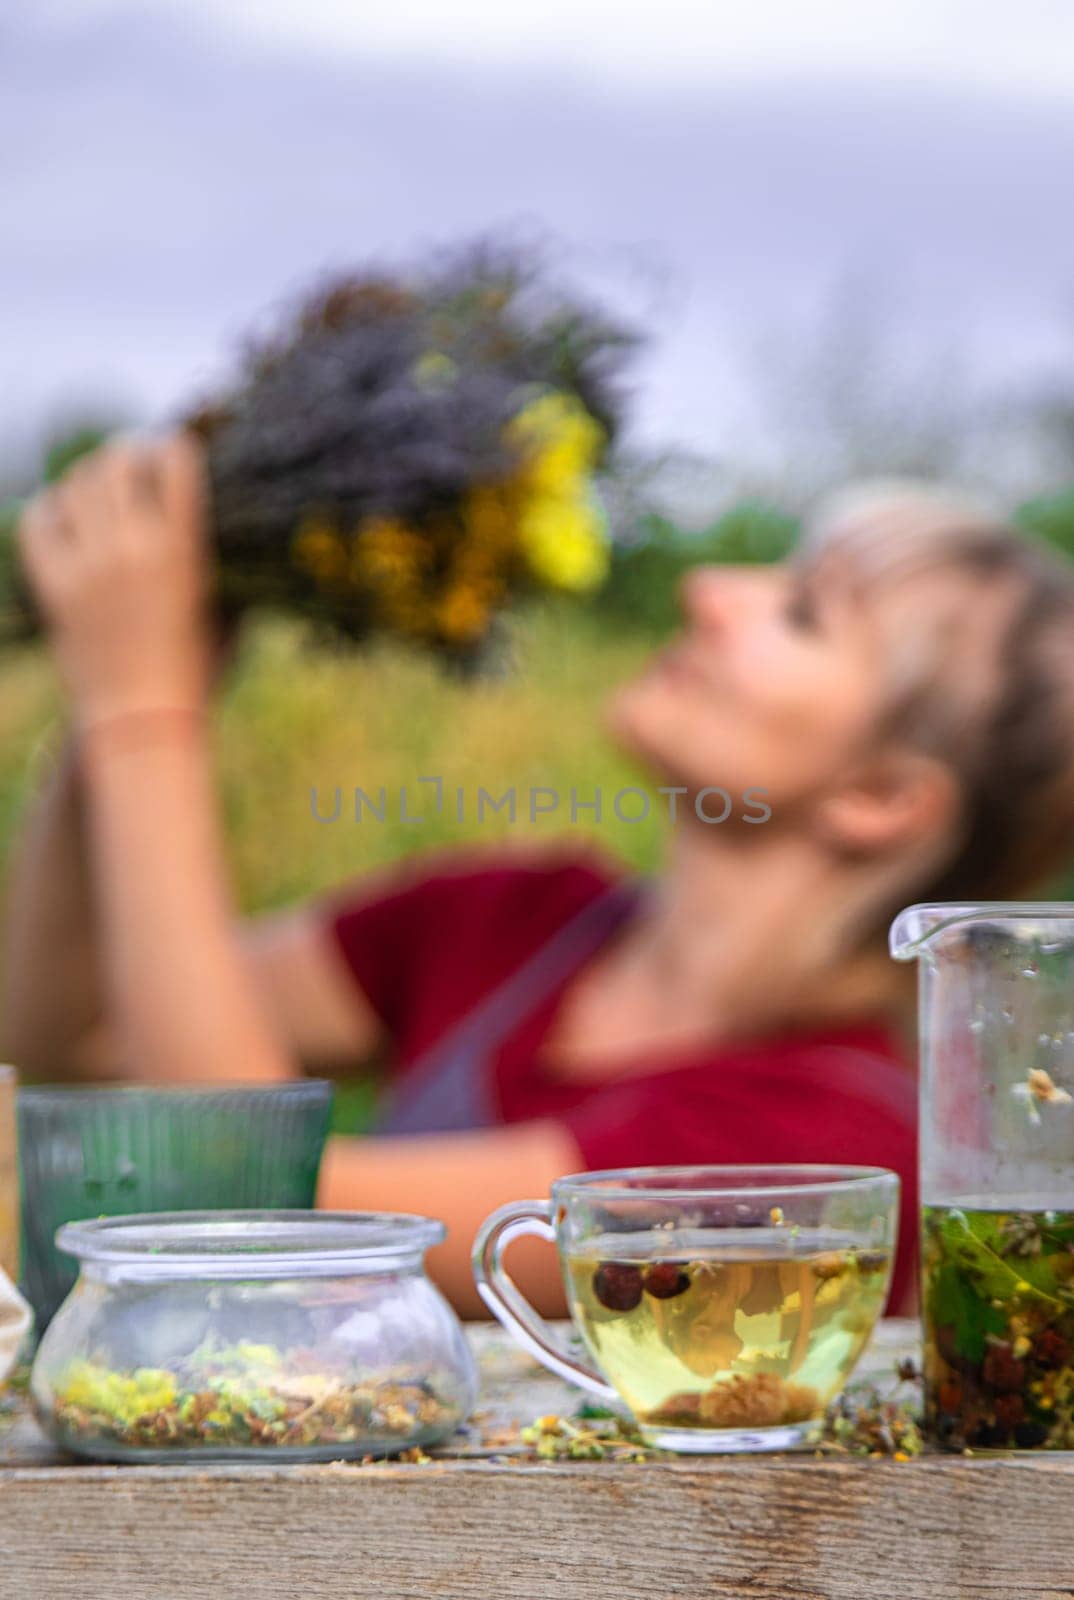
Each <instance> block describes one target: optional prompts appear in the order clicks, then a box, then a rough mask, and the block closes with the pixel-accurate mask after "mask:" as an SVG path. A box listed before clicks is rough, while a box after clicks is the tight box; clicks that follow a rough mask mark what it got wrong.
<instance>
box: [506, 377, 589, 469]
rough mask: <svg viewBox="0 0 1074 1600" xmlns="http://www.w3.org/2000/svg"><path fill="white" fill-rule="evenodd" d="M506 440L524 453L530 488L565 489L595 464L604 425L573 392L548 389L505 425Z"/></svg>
mask: <svg viewBox="0 0 1074 1600" xmlns="http://www.w3.org/2000/svg"><path fill="white" fill-rule="evenodd" d="M507 437H508V440H509V442H510V443H512V444H514V445H515V446H516V447H517V448H519V449H520V450H521V451H522V452H523V453H524V455H525V456H526V458H527V459H526V465H525V469H524V470H525V472H526V476H527V478H528V480H529V482H530V484H531V485H532V486H533V488H534V489H537V490H544V491H549V492H552V493H565V492H567V491H569V490H571V489H573V488H575V487H577V485H578V480H579V479H581V478H584V477H586V476H587V475H588V474H589V473H590V472H592V470H593V468H594V467H595V466H596V464H597V461H598V460H599V458H600V452H601V450H602V448H603V446H604V429H603V428H602V427H601V425H600V423H599V422H597V421H596V419H595V418H594V417H591V416H590V414H589V412H588V411H587V410H586V409H585V407H584V406H583V405H582V403H581V401H579V400H576V399H575V398H574V397H573V395H565V394H559V393H557V392H556V391H552V392H550V393H548V394H542V395H539V396H538V398H537V399H536V400H531V401H530V403H529V405H527V406H525V407H524V408H523V409H522V410H521V411H520V412H519V413H518V415H517V416H516V417H515V418H514V419H513V421H512V422H511V423H510V424H509V425H508V428H507Z"/></svg>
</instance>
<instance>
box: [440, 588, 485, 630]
mask: <svg viewBox="0 0 1074 1600" xmlns="http://www.w3.org/2000/svg"><path fill="white" fill-rule="evenodd" d="M435 621H436V627H437V631H438V632H439V634H440V636H441V637H442V638H444V639H446V640H448V641H449V643H451V644H469V643H470V641H471V640H473V639H476V638H478V637H479V636H480V635H481V634H482V633H483V632H484V631H485V624H486V622H487V621H488V612H487V611H486V609H485V607H484V606H483V605H482V604H481V601H480V599H479V598H478V596H477V595H476V594H475V593H474V591H473V589H471V588H470V587H469V586H468V585H466V584H461V583H457V584H454V585H453V586H452V587H451V588H450V589H448V591H447V592H446V594H443V595H441V597H440V599H439V601H438V602H437V605H436V611H435Z"/></svg>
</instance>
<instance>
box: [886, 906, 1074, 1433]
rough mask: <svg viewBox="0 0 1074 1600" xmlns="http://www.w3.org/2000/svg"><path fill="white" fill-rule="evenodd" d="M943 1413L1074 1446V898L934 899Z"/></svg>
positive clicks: (938, 1406) (926, 1156)
mask: <svg viewBox="0 0 1074 1600" xmlns="http://www.w3.org/2000/svg"><path fill="white" fill-rule="evenodd" d="M891 952H892V954H893V955H894V956H895V957H896V958H897V959H898V960H901V961H911V960H917V962H918V964H919V966H918V997H919V1007H918V1014H919V1035H920V1057H921V1073H920V1095H921V1117H920V1128H921V1131H920V1163H921V1201H922V1313H923V1322H924V1336H925V1356H924V1369H925V1387H926V1419H927V1423H928V1426H929V1429H930V1431H931V1432H932V1433H933V1435H934V1436H935V1437H936V1438H937V1439H938V1440H939V1441H940V1442H941V1443H943V1444H946V1445H948V1446H950V1447H951V1448H952V1449H960V1450H961V1449H966V1448H970V1449H981V1448H986V1449H996V1448H999V1449H1070V1448H1072V1447H1074V905H1068V904H1064V903H1061V902H1050V901H1046V902H1040V903H1036V904H1014V903H1005V902H992V903H987V904H980V905H953V904H935V905H916V906H910V907H908V908H907V909H906V910H905V911H903V912H901V913H900V914H899V916H898V918H897V919H896V921H895V922H894V924H893V925H892V929H891Z"/></svg>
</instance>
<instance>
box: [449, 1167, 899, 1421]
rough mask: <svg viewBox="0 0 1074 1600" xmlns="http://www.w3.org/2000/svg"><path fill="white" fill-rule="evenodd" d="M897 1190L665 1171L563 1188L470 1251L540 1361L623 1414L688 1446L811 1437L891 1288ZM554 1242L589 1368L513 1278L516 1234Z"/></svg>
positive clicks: (498, 1216)
mask: <svg viewBox="0 0 1074 1600" xmlns="http://www.w3.org/2000/svg"><path fill="white" fill-rule="evenodd" d="M898 1193H899V1180H898V1178H897V1177H896V1176H895V1174H894V1173H891V1172H887V1171H885V1170H883V1169H881V1168H851V1167H820V1166H802V1167H768V1168H760V1167H677V1168H676V1167H669V1168H635V1169H632V1170H624V1171H620V1172H597V1173H588V1174H584V1175H580V1176H577V1177H569V1178H563V1179H560V1180H559V1182H557V1183H556V1184H554V1185H553V1187H552V1199H551V1202H547V1203H543V1202H539V1201H523V1202H520V1203H519V1204H517V1205H511V1206H504V1207H503V1208H502V1209H501V1210H500V1211H498V1212H496V1213H495V1214H494V1215H493V1216H492V1217H490V1218H489V1219H488V1221H487V1222H486V1223H485V1225H484V1227H483V1228H482V1230H481V1232H480V1233H479V1235H478V1238H477V1241H476V1244H475V1250H474V1272H475V1276H476V1278H477V1284H478V1288H479V1290H480V1291H481V1294H482V1297H483V1298H484V1300H485V1301H486V1303H487V1304H488V1306H489V1307H490V1309H491V1310H492V1311H493V1313H494V1314H495V1315H496V1316H497V1317H498V1318H499V1320H500V1321H501V1322H502V1323H503V1324H504V1326H505V1327H506V1328H508V1330H509V1331H510V1332H511V1333H512V1334H514V1336H515V1337H516V1338H517V1339H518V1340H519V1342H520V1343H521V1344H523V1345H524V1346H525V1347H526V1348H527V1349H528V1350H529V1351H530V1352H531V1353H532V1354H533V1355H535V1356H536V1357H537V1358H538V1360H540V1361H543V1362H544V1364H545V1365H546V1366H548V1367H550V1368H551V1369H552V1371H554V1372H556V1373H558V1374H559V1375H560V1376H561V1377H565V1378H567V1379H569V1380H570V1381H571V1382H572V1383H578V1384H581V1385H582V1386H583V1387H584V1388H587V1389H589V1390H590V1391H592V1392H595V1393H597V1394H600V1395H602V1396H603V1397H605V1398H608V1399H613V1400H619V1401H625V1403H626V1404H627V1406H629V1408H630V1410H631V1412H632V1413H633V1415H634V1418H635V1420H636V1421H637V1423H638V1425H639V1427H640V1429H641V1431H642V1434H643V1435H644V1437H645V1438H646V1440H647V1441H648V1442H649V1443H651V1444H655V1445H660V1446H663V1447H664V1448H668V1449H674V1450H683V1451H734V1450H779V1449H785V1448H787V1447H789V1446H793V1445H796V1444H800V1443H803V1442H808V1440H809V1439H810V1438H811V1437H812V1435H813V1434H814V1433H815V1432H816V1427H817V1424H818V1423H819V1422H820V1420H821V1418H822V1417H823V1414H824V1410H825V1407H826V1406H827V1405H828V1403H829V1401H830V1400H832V1399H833V1397H834V1396H835V1395H836V1394H837V1393H838V1392H839V1390H840V1389H842V1387H843V1386H844V1384H845V1383H846V1380H847V1378H848V1377H849V1375H850V1373H851V1371H852V1370H853V1368H854V1365H855V1363H856V1362H857V1360H858V1357H859V1356H860V1355H861V1352H862V1350H863V1349H864V1347H865V1345H866V1343H867V1342H868V1339H869V1336H870V1334H871V1333H872V1330H873V1327H874V1325H875V1323H876V1320H877V1317H878V1316H879V1315H880V1312H881V1310H882V1309H883V1306H884V1302H885V1300H886V1298H887V1292H888V1286H889V1283H890V1279H891V1267H892V1261H893V1257H894V1249H895V1237H896V1228H897V1216H898ZM524 1233H536V1234H539V1235H541V1236H542V1237H545V1238H549V1239H553V1240H554V1241H555V1243H556V1245H557V1248H558V1250H559V1255H560V1264H561V1267H562V1271H563V1279H564V1285H565V1288H566V1293H567V1303H568V1305H569V1307H570V1312H571V1316H572V1318H573V1320H574V1324H575V1326H576V1327H577V1329H578V1332H579V1333H580V1334H581V1337H582V1340H583V1341H584V1344H585V1346H586V1349H587V1350H588V1352H589V1355H590V1356H591V1357H592V1359H593V1362H594V1363H595V1365H596V1368H597V1369H598V1370H593V1368H591V1367H589V1366H588V1365H583V1364H582V1363H580V1362H577V1361H575V1360H574V1359H572V1358H571V1357H570V1356H568V1355H567V1354H566V1353H565V1352H563V1351H562V1350H560V1349H558V1348H557V1347H556V1346H555V1344H554V1343H553V1342H552V1337H551V1334H550V1331H549V1330H548V1329H547V1328H546V1327H545V1325H544V1324H543V1323H542V1322H541V1321H540V1319H539V1318H538V1317H537V1315H536V1313H535V1312H534V1311H533V1309H532V1307H530V1306H529V1304H528V1303H527V1302H526V1301H525V1300H524V1299H523V1298H522V1296H521V1294H520V1293H519V1291H518V1289H517V1288H516V1287H515V1285H514V1284H513V1283H512V1282H511V1279H510V1278H509V1277H508V1276H507V1274H506V1272H505V1270H504V1267H503V1264H502V1255H503V1251H504V1250H505V1249H506V1247H507V1245H508V1244H509V1243H510V1242H511V1240H512V1239H515V1238H518V1237H519V1236H520V1235H522V1234H524Z"/></svg>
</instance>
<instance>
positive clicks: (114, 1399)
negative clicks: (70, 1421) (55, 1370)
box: [58, 1361, 176, 1423]
mask: <svg viewBox="0 0 1074 1600" xmlns="http://www.w3.org/2000/svg"><path fill="white" fill-rule="evenodd" d="M175 1393H176V1389H175V1379H174V1378H173V1377H172V1375H171V1373H170V1372H164V1371H161V1370H159V1369H157V1368H155V1367H138V1368H137V1369H136V1370H135V1371H134V1372H132V1373H129V1374H127V1373H120V1372H110V1371H109V1370H108V1368H107V1367H102V1366H98V1365H97V1364H96V1363H95V1362H93V1361H72V1362H71V1364H70V1366H69V1367H68V1369H67V1373H66V1377H65V1382H64V1384H63V1387H62V1389H61V1390H60V1391H59V1395H58V1398H59V1399H60V1400H62V1402H63V1403H64V1404H65V1405H69V1406H80V1407H82V1408H83V1409H84V1410H86V1411H93V1412H96V1413H97V1414H99V1415H102V1416H106V1417H109V1418H111V1419H112V1420H113V1421H115V1422H120V1423H131V1422H135V1421H137V1419H138V1418H139V1417H146V1416H153V1415H154V1413H155V1412H157V1411H162V1410H164V1409H165V1407H167V1406H170V1405H173V1404H174V1403H175Z"/></svg>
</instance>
